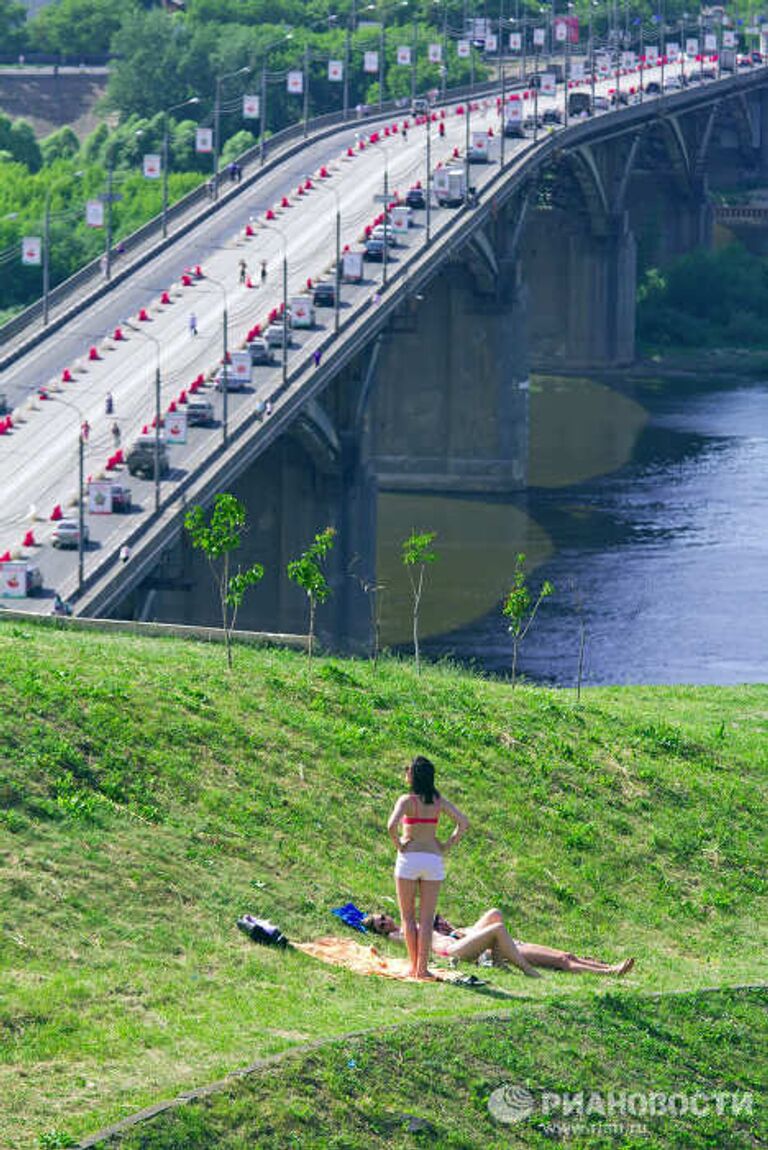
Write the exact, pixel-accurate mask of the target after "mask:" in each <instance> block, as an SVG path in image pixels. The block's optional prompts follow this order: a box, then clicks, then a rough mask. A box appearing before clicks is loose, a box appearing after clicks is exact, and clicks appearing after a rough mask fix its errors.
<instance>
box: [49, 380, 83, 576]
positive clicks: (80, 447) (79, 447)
mask: <svg viewBox="0 0 768 1150" xmlns="http://www.w3.org/2000/svg"><path fill="white" fill-rule="evenodd" d="M56 398H57V402H58V403H61V404H63V405H64V407H69V408H71V409H72V411H74V412H76V413H77V417H78V419H79V421H80V427H79V431H78V434H77V593H78V595H82V593H83V583H84V581H85V441H86V437H85V433H84V431H83V428H84V427H85V416H84V415H83V413H82V411H81V410H80V408H79V407H77V405H76V404H74V403H70V402H69V401H68V400H66V399H62V398H61V396H57V397H56Z"/></svg>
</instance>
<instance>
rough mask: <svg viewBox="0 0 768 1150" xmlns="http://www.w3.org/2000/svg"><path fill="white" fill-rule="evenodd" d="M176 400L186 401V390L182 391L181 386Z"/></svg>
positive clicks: (178, 401) (179, 401)
mask: <svg viewBox="0 0 768 1150" xmlns="http://www.w3.org/2000/svg"><path fill="white" fill-rule="evenodd" d="M176 402H177V403H186V402H187V393H186V391H184V389H183V388H182V389H181V391H180V392H179V398H178V399H177V401H176Z"/></svg>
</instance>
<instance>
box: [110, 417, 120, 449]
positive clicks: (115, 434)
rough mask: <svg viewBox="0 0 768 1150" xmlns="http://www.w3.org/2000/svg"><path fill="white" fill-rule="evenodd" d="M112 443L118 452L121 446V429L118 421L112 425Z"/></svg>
mask: <svg viewBox="0 0 768 1150" xmlns="http://www.w3.org/2000/svg"><path fill="white" fill-rule="evenodd" d="M112 442H113V443H114V445H115V451H117V449H118V448H119V446H120V428H119V426H118V423H117V420H115V422H114V423H113V424H112Z"/></svg>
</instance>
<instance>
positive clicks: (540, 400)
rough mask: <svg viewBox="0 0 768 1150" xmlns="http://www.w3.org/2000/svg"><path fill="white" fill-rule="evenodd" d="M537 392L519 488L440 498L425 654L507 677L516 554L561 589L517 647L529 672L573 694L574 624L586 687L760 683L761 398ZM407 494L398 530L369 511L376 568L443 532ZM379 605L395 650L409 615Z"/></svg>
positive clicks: (749, 394)
mask: <svg viewBox="0 0 768 1150" xmlns="http://www.w3.org/2000/svg"><path fill="white" fill-rule="evenodd" d="M540 387H541V390H540V391H537V392H536V393H535V394H534V395H533V396H532V407H531V458H530V461H529V474H530V475H531V482H532V486H531V487H530V488H529V489H528V490H527V491H526V492H525V493H523V494H521V495H519V496H513V497H508V498H503V499H498V498H497V499H474V500H472V499H467V500H440V501H437V502H438V503H446V504H452V505H453V512H454V517H453V520H452V532H453V534H452V543H451V548H450V551H449V553H448V554H446V555H445V557H444V559H443V560H441V570H440V578H439V580H438V578H437V573H436V578H435V580H434V582H433V584H432V586H431V588H430V589H429V591H428V599H429V616H430V618H429V631H430V633H431V634H432V635H434V634H435V629H436V628H437V629H439V630H441V631H442V634H441V635H440V636H439V637H437V638H432V639H430V640H429V642H428V643H427V644H426V648H427V649H428V651H429V653H430V654H431V655H432V656H436V655H440V654H448V653H451V654H453V655H455V656H457V657H459V658H463V659H474V660H476V661H477V662H478V663H479V664H480V665H482V666H484V667H486V668H487V669H489V670H494V671H505V670H506V669H507V668H508V666H509V657H510V645H509V639H508V636H507V633H506V629H505V625H504V620H503V619H502V617H501V615H500V610H499V606H500V604H499V601H500V598H501V595H502V594H503V591H504V590H505V589H506V586H507V585H508V582H509V575H510V572H511V563H512V562H513V560H514V552H515V551H516V550H525V551H527V552H528V553H529V555H531V557H532V559H533V558H535V560H536V562H537V567H536V570H535V573H534V576H533V581H534V582H535V583H538V582H539V581H540V580H541V579H543V578H545V577H546V578H549V579H551V580H552V582H553V583H555V585H556V587H557V589H558V593H557V595H556V596H555V597H554V598H553V599H550V600H548V601H547V603H546V604H545V607H544V608H543V609H542V612H541V615H540V619H539V621H538V622H537V625H536V630H535V631H534V632H532V633H531V637H530V639H529V640H528V642H527V644H526V645H524V647H523V648H522V658H521V665H522V669H523V671H524V672H525V673H526V674H528V675H529V676H531V677H533V678H536V679H539V680H546V681H552V682H556V683H559V684H563V685H567V684H571V683H572V682H573V681H574V679H575V674H576V664H577V655H578V639H579V619H580V612H581V617H583V620H584V623H585V625H586V630H587V649H586V662H585V680H586V681H587V682H591V683H622V682H626V683H630V682H645V683H671V682H692V683H723V684H724V683H734V682H744V681H764V680H765V679H766V677H767V676H768V643H766V636H768V580H767V579H766V572H767V571H768V531H767V530H766V521H767V518H768V517H767V514H766V513H767V512H768V388H767V387H766V385H763V384H755V385H751V386H736V385H735V386H733V387H730V388H729V387H722V386H719V387H718V388H717V389H713V388H711V387H707V386H705V385H702V386H700V387H699V388H698V389H693V388H692V387H691V385H690V384H684V385H680V384H678V385H664V387H658V386H650V385H649V386H646V387H635V388H634V389H633V391H632V394H631V395H629V394H620V393H619V392H618V391H613V392H612V391H610V389H606V388H600V387H595V386H594V385H592V386H591V388H590V390H589V392H588V393H586V394H588V395H589V396H590V397H591V398H590V402H589V403H585V389H584V383H583V381H573V380H570V381H563V380H558V381H541V383H540ZM566 412H567V413H570V414H569V415H568V416H566V414H564V413H566ZM596 412H598V416H596V414H595V413H596ZM587 427H589V429H590V431H589V434H587V433H586V430H585V428H587ZM533 484H535V485H533ZM405 498H406V497H402V496H393V497H389V502H390V503H391V501H393V500H394V501H398V500H403V499H405ZM407 498H409V499H410V500H411V502H410V504H409V505H408V507H407V514H406V515H405V518H403V517H402V516H401V514H400V513H399V511H398V512H397V513H395V512H393V511H392V508H391V507H390V508H389V509H388V508H387V507H386V504H387V502H388V500H387V499H384V500H383V507H382V511H383V526H384V530H383V531H382V534H381V537H380V545H381V555H382V561H383V562H384V557H385V551H390V550H391V546H392V541H393V540H394V538H395V537H396V536H398V535H399V537H400V538H402V537H404V535H406V534H408V531H409V530H410V529H411V528H412V527H413V526H416V527H419V528H421V527H424V528H425V529H427V528H428V529H431V530H438V531H439V530H441V527H440V522H439V519H438V516H437V508H436V506H435V504H434V502H430V501H426V500H422V499H420V498H418V497H415V496H414V497H407ZM400 509H401V510H406V509H405V508H403V507H402V504H401V508H400ZM513 513H517V517H515V515H514V514H513ZM409 516H410V518H409ZM405 520H408V522H407V525H406V526H405V530H404V531H403V530H402V526H403V524H404V523H405ZM443 529H444V530H447V522H446V524H445V525H444V528H443ZM386 540H389V542H386V545H385V541H386ZM545 541H546V542H545ZM532 544H534V545H535V547H536V548H537V549H535V548H534V546H532ZM393 600H394V601H393V602H391V603H390V605H389V606H390V620H389V621H390V637H389V638H388V641H390V642H391V641H393V640H392V635H393V634H395V635H397V636H398V637H399V636H400V635H402V636H403V638H402V640H400V641H406V639H405V636H406V634H407V627H406V626H404V624H405V623H406V622H407V619H406V618H405V617H403V616H400V612H399V611H396V612H393V608H395V607H398V605H399V608H400V610H402V608H403V607H405V608H406V614H407V598H406V597H405V596H400V597H399V598H398V597H396V596H393ZM580 604H581V607H580ZM425 607H426V600H425ZM478 607H479V609H478ZM393 614H394V615H395V616H396V617H395V618H393ZM426 632H427V629H426V628H425V633H426Z"/></svg>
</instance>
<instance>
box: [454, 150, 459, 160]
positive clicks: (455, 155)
mask: <svg viewBox="0 0 768 1150" xmlns="http://www.w3.org/2000/svg"><path fill="white" fill-rule="evenodd" d="M458 154H459V149H458V148H454V149H453V158H454V159H456V158H457V156H458Z"/></svg>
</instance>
